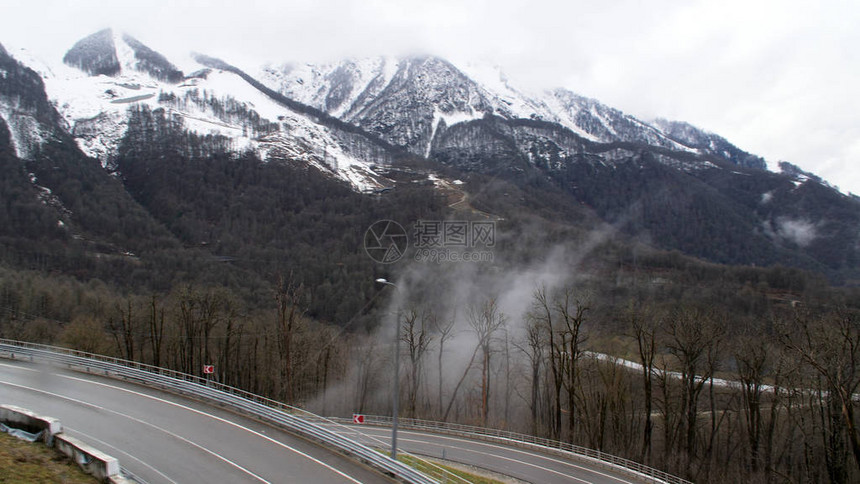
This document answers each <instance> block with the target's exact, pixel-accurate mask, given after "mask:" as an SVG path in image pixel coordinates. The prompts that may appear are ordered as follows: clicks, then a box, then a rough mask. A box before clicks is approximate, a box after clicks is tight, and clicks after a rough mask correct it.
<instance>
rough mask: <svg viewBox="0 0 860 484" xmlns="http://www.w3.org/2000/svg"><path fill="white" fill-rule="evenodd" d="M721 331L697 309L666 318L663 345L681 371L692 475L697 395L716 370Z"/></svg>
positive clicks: (682, 310)
mask: <svg viewBox="0 0 860 484" xmlns="http://www.w3.org/2000/svg"><path fill="white" fill-rule="evenodd" d="M723 332H724V329H723V327H722V326H721V325H720V324H718V322H717V321H716V319H715V316H714V315H713V314H712V313H710V312H707V311H705V310H702V309H700V308H686V307H685V308H679V309H678V310H676V311H675V312H674V313H673V314H672V316H671V317H670V318H669V321H668V323H667V327H666V333H667V340H666V346H667V349H668V351H669V353H671V354H672V355H673V356H674V357H675V359H676V360H677V363H678V365H679V366H680V368H681V407H682V410H683V415H684V418H683V420H682V422H683V429H684V451H685V454H686V455H685V457H686V460H685V471H686V473H687V475H688V476H691V474H692V461H693V459H694V458H695V456H696V430H697V428H698V426H697V417H698V411H699V410H698V408H699V396H700V395H701V393H702V390H703V389H704V386H705V384H706V383H707V382H708V380H710V379H711V377H712V376H713V374H714V371H716V362H717V352H718V350H719V346H720V343H721V339H722V336H723Z"/></svg>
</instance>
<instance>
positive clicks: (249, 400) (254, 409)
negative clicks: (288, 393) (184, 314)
mask: <svg viewBox="0 0 860 484" xmlns="http://www.w3.org/2000/svg"><path fill="white" fill-rule="evenodd" d="M0 357H6V358H10V359H17V358H20V357H23V358H26V359H29V360H31V361H33V360H39V361H47V362H51V363H56V364H60V365H65V366H67V367H68V368H70V369H75V370H79V371H85V372H87V373H97V374H103V375H105V376H110V377H114V378H119V379H123V380H128V381H132V382H135V383H139V384H143V385H147V386H152V387H156V388H160V389H162V390H166V391H170V392H173V393H178V394H184V395H189V396H193V397H195V398H199V399H202V400H206V401H208V402H211V403H215V404H217V405H223V406H227V407H230V408H232V409H234V410H238V411H240V412H243V413H245V414H249V415H252V416H254V417H256V418H259V419H261V420H263V421H265V422H268V423H270V424H273V425H275V426H278V427H281V428H284V429H286V430H288V431H291V432H293V433H297V434H299V435H302V436H304V437H307V438H310V439H312V440H314V441H316V442H319V443H321V444H323V445H326V446H328V447H331V448H334V449H336V450H339V451H340V452H342V453H344V454H346V455H347V456H350V457H352V458H355V459H358V460H360V461H362V462H364V463H366V464H368V465H370V466H371V467H373V468H375V469H377V470H379V471H381V472H383V473H385V474H388V475H390V476H392V477H395V478H396V479H398V480H400V481H402V482H406V483H410V484H413V483H414V484H433V483H436V482H437V481H435V480H433V479H431V478H430V477H428V476H426V475H424V474H422V473H420V472H418V471H416V470H415V469H413V468H411V467H409V466H407V465H406V464H403V463H401V462H397V461H395V460H393V459H391V458H389V457H388V456H385V455H383V454H381V453H379V452H377V451H375V450H373V449H371V448H370V447H367V446H365V445H363V444H360V443H358V442H355V441H354V440H352V439H349V438H346V437H343V436H342V435H340V434H338V433H336V432H334V431H332V430H330V429H328V428H325V427H323V426H321V425H319V424H317V423H315V422H314V421H325V422H327V423H329V424H335V425H340V424H338V423H337V422H334V421H332V420H327V419H324V418H323V417H320V416H318V415H315V414H312V413H310V412H307V411H305V410H302V409H300V408H296V407H292V406H289V405H285V404H283V403H281V402H278V401H275V400H272V399H269V398H265V397H262V396H260V395H255V394H253V393H250V392H246V391H244V390H241V389H238V388H235V387H231V386H228V385H224V384H221V383H217V382H213V381H210V380H206V379H205V378H200V377H197V376H194V375H188V374H185V373H180V372H178V371H173V370H168V369H166V368H159V367H156V366H152V365H146V364H143V363H138V362H134V361H128V360H122V359H119V358H111V357H107V356H103V355H95V354H91V353H85V352H82V351H77V350H71V349H68V348H60V347H55V346H47V345H40V344H35V343H26V342H22V341H12V340H5V339H0Z"/></svg>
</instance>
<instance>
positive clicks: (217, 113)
mask: <svg viewBox="0 0 860 484" xmlns="http://www.w3.org/2000/svg"><path fill="white" fill-rule="evenodd" d="M22 54H25V53H23V52H22ZM21 57H23V61H24V62H25V63H27V64H28V65H30V67H31V68H33V69H34V70H35V71H37V72H39V73H40V75H41V76H42V78H43V79H44V83H45V89H46V91H47V93H48V96H49V98H50V99H51V100H52V102H53V103H54V104H55V105H56V106H57V109H58V111H59V112H60V113H61V115H62V117H63V119H64V122H65V124H66V125H67V127H68V131H69V133H70V134H72V136H73V137H74V138H75V140H76V141H77V143H78V146H79V147H80V148H81V150H82V151H84V153H85V154H87V155H88V156H91V157H94V158H97V159H99V160H100V161H101V162H102V164H103V166H105V167H111V166H112V164H113V161H114V159H115V157H116V155H117V149H118V146H119V143H120V141H121V140H122V138H123V136H125V133H126V129H127V125H128V120H129V108H130V107H133V106H147V107H148V108H149V109H151V110H156V109H164V110H165V111H166V112H167V113H168V114H169V115H170V116H172V117H176V118H177V119H180V120H181V122H182V126H183V127H184V129H187V130H189V131H191V132H194V133H196V134H199V135H212V136H219V137H224V138H227V139H229V140H230V149H231V150H233V151H235V152H237V153H241V152H244V151H246V150H253V151H255V152H257V153H258V154H259V155H260V156H261V158H262V159H264V160H265V159H269V158H271V157H286V158H287V159H290V160H293V161H300V162H304V163H307V164H309V165H312V166H315V167H316V168H318V169H320V170H322V171H323V172H327V173H330V174H332V175H333V176H336V177H338V178H340V179H342V180H344V181H346V182H348V183H350V184H351V185H352V186H353V187H355V188H356V189H358V190H366V189H372V188H376V187H379V186H381V183H380V182H379V181H378V176H377V175H376V174H375V173H374V172H373V170H372V169H371V168H370V165H372V164H374V163H378V162H379V161H380V160H379V159H378V158H375V157H371V156H364V155H365V154H364V153H360V152H356V151H351V150H350V147H349V146H348V144H346V143H344V142H343V141H342V140H341V139H338V137H337V136H336V134H333V133H332V132H331V131H330V130H329V129H327V128H326V127H324V126H321V125H319V124H318V123H316V122H315V121H314V120H312V119H310V118H308V117H307V116H306V115H304V114H302V113H298V112H295V111H293V110H291V109H289V108H288V107H286V106H284V105H282V104H280V103H278V102H276V101H275V100H273V99H271V98H270V97H268V96H266V95H265V94H263V93H262V92H260V91H259V90H257V89H256V88H254V87H253V86H251V85H249V84H248V83H247V82H246V81H245V80H243V79H241V78H240V77H238V76H237V75H236V74H234V73H231V72H227V71H221V70H213V69H208V68H206V67H205V66H203V65H201V64H199V63H196V62H195V61H194V59H183V65H186V66H193V67H196V68H197V70H195V72H194V73H192V74H190V75H188V76H185V75H183V74H182V72H181V71H179V70H178V69H177V68H176V67H175V66H174V65H173V64H172V63H170V62H169V61H167V59H166V58H164V57H163V56H162V55H161V54H158V53H156V52H154V51H152V50H151V49H149V48H148V47H146V46H145V45H143V44H142V43H141V42H139V41H137V40H136V39H133V38H132V37H130V36H128V35H119V34H116V33H114V32H112V31H111V30H104V31H100V32H97V33H96V34H93V35H92V36H90V37H87V38H85V39H83V40H81V41H79V42H78V43H77V44H75V46H74V47H73V48H72V49H71V50H69V52H68V53H67V55H66V56H65V58H64V64H56V65H48V64H45V63H42V62H39V61H38V60H36V59H33V58H31V57H29V56H26V55H22V56H21ZM13 124H14V123H13ZM19 124H20V123H19Z"/></svg>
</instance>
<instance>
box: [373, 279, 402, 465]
mask: <svg viewBox="0 0 860 484" xmlns="http://www.w3.org/2000/svg"><path fill="white" fill-rule="evenodd" d="M376 282H377V283H379V284H383V285H386V286H391V287H393V288H394V290H395V291H397V292H400V288H398V287H397V286H396V285H395V284H394V283H392V282H388V281H387V280H385V279H381V278H380V279H377V280H376ZM394 318H395V321H394V389H393V391H392V395H391V406H392V414H391V458H392V459H394V460H397V414H398V408H397V407H398V406H399V403H400V308H399V307H398V310H397V312H396V313H395V315H394Z"/></svg>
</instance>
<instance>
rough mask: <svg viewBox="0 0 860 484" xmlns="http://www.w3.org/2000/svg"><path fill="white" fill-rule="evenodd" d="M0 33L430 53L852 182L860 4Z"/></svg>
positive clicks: (250, 16)
mask: <svg viewBox="0 0 860 484" xmlns="http://www.w3.org/2000/svg"><path fill="white" fill-rule="evenodd" d="M0 14H2V15H0V43H2V44H4V45H7V46H14V47H27V48H29V49H30V50H31V51H33V53H34V54H37V55H39V56H41V57H47V58H53V59H59V58H61V57H62V55H63V53H64V52H65V51H66V50H67V49H68V48H69V47H70V46H71V45H72V44H74V42H75V41H77V40H78V39H79V38H81V37H84V36H86V35H88V34H90V33H93V32H95V31H97V30H100V29H102V28H106V27H114V28H116V29H119V30H123V31H126V32H128V33H130V34H132V35H133V36H135V37H137V38H138V39H139V40H141V41H142V42H144V43H145V44H147V45H149V46H150V47H152V48H154V49H156V50H158V51H161V52H162V53H164V54H165V55H167V56H168V57H172V56H174V55H177V54H180V53H187V52H189V51H192V50H194V51H199V52H202V53H206V54H209V55H214V56H217V57H222V58H224V59H225V60H227V61H228V62H231V63H234V64H237V65H240V66H243V67H245V68H248V67H253V66H255V65H259V64H262V63H264V62H269V61H270V62H285V61H299V62H304V61H307V62H319V61H327V60H335V59H339V58H342V57H345V56H370V55H380V54H386V55H397V54H409V53H428V54H436V55H440V56H442V57H446V58H448V59H450V60H452V61H454V62H455V63H456V62H458V61H463V60H481V61H490V62H494V63H496V64H498V65H500V66H501V67H502V68H503V70H504V71H505V72H506V73H507V74H508V75H509V77H511V78H512V79H513V80H515V81H517V82H518V83H519V84H521V85H524V86H527V87H529V88H540V87H546V88H550V87H565V88H568V89H570V90H572V91H574V92H577V93H579V94H582V95H585V96H588V97H593V98H596V99H598V100H600V101H601V102H603V103H605V104H608V105H610V106H612V107H615V108H618V109H621V110H622V111H624V112H626V113H629V114H632V115H634V116H637V117H640V118H645V119H651V118H654V117H664V118H668V119H676V120H683V121H687V122H690V123H692V124H694V125H696V126H699V127H701V128H704V129H706V130H708V131H713V132H715V133H718V134H720V135H722V136H725V137H726V138H727V139H728V140H729V141H731V142H733V143H734V144H736V145H737V146H739V147H740V148H742V149H745V150H747V151H750V152H752V153H755V154H758V155H761V156H764V157H765V158H766V159H767V160H768V161H769V162H771V163H775V162H776V161H779V160H787V161H791V162H792V163H795V164H797V165H799V166H800V167H801V168H803V169H806V170H809V171H812V172H814V173H816V174H819V175H821V176H822V177H823V178H825V179H826V180H829V181H830V182H832V183H833V184H835V185H838V186H839V187H840V188H842V189H843V191H851V192H853V193H855V194H860V168H858V164H857V162H858V161H860V95H858V86H860V53H858V52H860V27H858V26H860V3H858V2H856V1H821V2H800V1H795V0H781V1H770V0H768V1H758V0H743V1H741V0H714V1H691V0H648V1H632V0H621V1H611V0H610V1H604V2H599V1H581V0H555V1H540V0H529V1H518V0H474V1H469V0H418V1H414V0H356V1H347V0H257V1H255V0H242V1H227V0H188V1H167V0H148V1H134V2H131V1H124V0H112V1H108V0H104V1H95V0H66V1H48V0H41V1H40V0H29V1H27V0H24V1H19V0H12V1H9V0H6V1H4V2H3V4H2V6H0Z"/></svg>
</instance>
